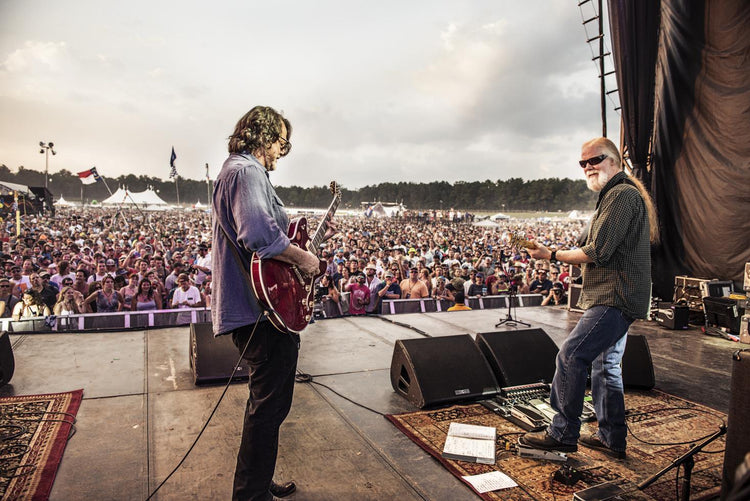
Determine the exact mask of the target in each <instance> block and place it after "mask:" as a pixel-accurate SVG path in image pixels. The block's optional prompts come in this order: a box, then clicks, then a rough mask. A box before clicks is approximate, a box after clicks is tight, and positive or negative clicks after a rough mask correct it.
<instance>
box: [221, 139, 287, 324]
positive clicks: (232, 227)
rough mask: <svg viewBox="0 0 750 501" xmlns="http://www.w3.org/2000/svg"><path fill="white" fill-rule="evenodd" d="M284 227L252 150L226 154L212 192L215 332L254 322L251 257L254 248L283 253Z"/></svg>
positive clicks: (283, 215)
mask: <svg viewBox="0 0 750 501" xmlns="http://www.w3.org/2000/svg"><path fill="white" fill-rule="evenodd" d="M288 227H289V218H288V216H287V214H286V212H285V210H284V204H283V203H282V202H281V200H280V199H279V197H278V196H277V195H276V190H274V188H273V186H272V185H271V181H270V180H269V179H268V172H267V171H266V169H265V167H263V166H262V165H261V164H260V163H259V162H258V160H257V159H256V158H255V157H253V156H252V155H250V154H246V155H238V154H232V155H229V158H227V159H226V161H225V162H224V165H223V166H222V168H221V172H219V176H218V177H217V178H216V182H215V184H214V193H213V245H212V249H211V252H212V255H213V270H212V271H213V276H212V279H213V293H212V297H211V303H212V305H211V317H212V320H213V330H214V335H215V336H218V335H221V334H227V333H228V332H230V331H232V330H234V329H236V328H238V327H242V326H244V325H249V324H252V323H254V322H255V321H256V320H257V318H258V316H260V314H261V312H262V309H261V307H260V305H259V304H258V300H257V299H256V298H255V294H254V293H253V289H252V286H251V284H250V277H249V276H248V272H247V270H249V269H250V259H251V257H252V253H253V252H257V253H258V255H259V256H260V257H261V258H272V257H273V256H276V255H278V254H281V253H282V252H283V251H284V250H285V249H286V248H287V247H288V246H289V237H288V236H287V229H288ZM227 236H228V238H227ZM230 246H234V247H235V249H237V252H236V253H235V252H234V251H233V250H232V249H231V247H230ZM238 256H239V259H238Z"/></svg>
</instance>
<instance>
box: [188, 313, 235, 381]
mask: <svg viewBox="0 0 750 501" xmlns="http://www.w3.org/2000/svg"><path fill="white" fill-rule="evenodd" d="M239 358H240V354H239V352H238V351H237V348H236V347H235V346H234V343H233V342H232V336H230V335H225V336H219V337H214V332H213V327H212V326H211V323H210V322H201V323H196V324H190V367H191V369H192V370H193V382H194V383H195V384H211V383H226V382H227V381H229V378H230V377H231V378H232V381H247V380H248V373H249V368H248V365H247V362H246V361H245V360H243V361H242V363H241V364H240V366H239V367H238V368H237V372H235V374H234V376H232V370H233V369H234V364H236V363H237V359H239Z"/></svg>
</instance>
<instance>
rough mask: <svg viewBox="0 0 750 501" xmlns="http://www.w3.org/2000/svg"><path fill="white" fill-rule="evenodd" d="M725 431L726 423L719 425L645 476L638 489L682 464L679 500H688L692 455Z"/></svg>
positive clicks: (692, 464) (693, 460)
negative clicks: (675, 457) (668, 463)
mask: <svg viewBox="0 0 750 501" xmlns="http://www.w3.org/2000/svg"><path fill="white" fill-rule="evenodd" d="M726 432H727V427H726V425H721V426H720V427H719V431H717V432H716V433H714V434H713V435H711V436H710V437H708V438H707V439H706V440H704V441H703V442H701V443H699V444H698V445H696V446H695V447H693V448H692V449H690V450H689V451H687V452H686V453H685V454H683V455H682V456H680V457H678V458H677V459H675V460H674V461H673V462H672V464H670V465H669V466H667V467H666V468H664V469H663V470H661V471H660V472H659V473H657V474H655V475H653V476H652V477H650V478H647V479H646V480H644V481H643V482H641V483H639V484H638V489H640V490H643V489H645V488H646V487H648V486H649V485H651V484H653V483H654V482H656V480H657V479H658V478H659V477H661V476H662V475H664V474H665V473H667V472H668V471H669V470H671V469H672V468H679V467H680V465H683V467H684V468H685V476H684V477H683V478H682V491H681V492H680V500H681V501H690V477H691V476H692V473H693V466H695V459H693V456H694V455H696V454H697V453H699V452H700V451H701V450H702V449H703V448H704V447H705V446H707V445H708V444H710V443H711V442H713V441H714V440H716V439H717V438H719V437H720V436H722V435H724V434H725V433H726Z"/></svg>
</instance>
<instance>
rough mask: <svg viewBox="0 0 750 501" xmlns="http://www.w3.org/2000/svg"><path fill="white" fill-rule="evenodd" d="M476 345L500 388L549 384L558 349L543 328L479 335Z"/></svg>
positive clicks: (553, 371)
mask: <svg viewBox="0 0 750 501" xmlns="http://www.w3.org/2000/svg"><path fill="white" fill-rule="evenodd" d="M476 343H477V346H479V349H480V350H481V351H482V353H483V354H484V356H485V358H487V361H488V362H489V363H490V367H492V371H493V372H494V373H495V377H496V378H497V381H498V383H499V384H500V387H501V388H504V387H506V386H519V385H523V384H531V383H538V382H540V381H544V382H545V383H551V382H552V378H553V377H554V375H555V358H556V357H557V352H558V351H559V350H558V348H557V345H556V344H555V342H554V341H552V338H550V337H549V336H548V335H547V333H546V332H544V330H543V329H521V330H513V331H498V332H482V333H480V334H477V339H476Z"/></svg>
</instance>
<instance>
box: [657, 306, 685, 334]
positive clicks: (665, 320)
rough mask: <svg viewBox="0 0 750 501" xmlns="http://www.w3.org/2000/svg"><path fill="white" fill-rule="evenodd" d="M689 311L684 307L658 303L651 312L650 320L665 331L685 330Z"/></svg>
mask: <svg viewBox="0 0 750 501" xmlns="http://www.w3.org/2000/svg"><path fill="white" fill-rule="evenodd" d="M689 316H690V309H689V308H688V307H687V306H684V305H678V304H674V303H662V302H660V303H659V304H658V306H657V308H656V309H655V310H652V311H651V319H652V320H654V321H656V322H658V323H659V324H661V325H662V326H664V327H666V328H667V329H687V328H688V318H689Z"/></svg>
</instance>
